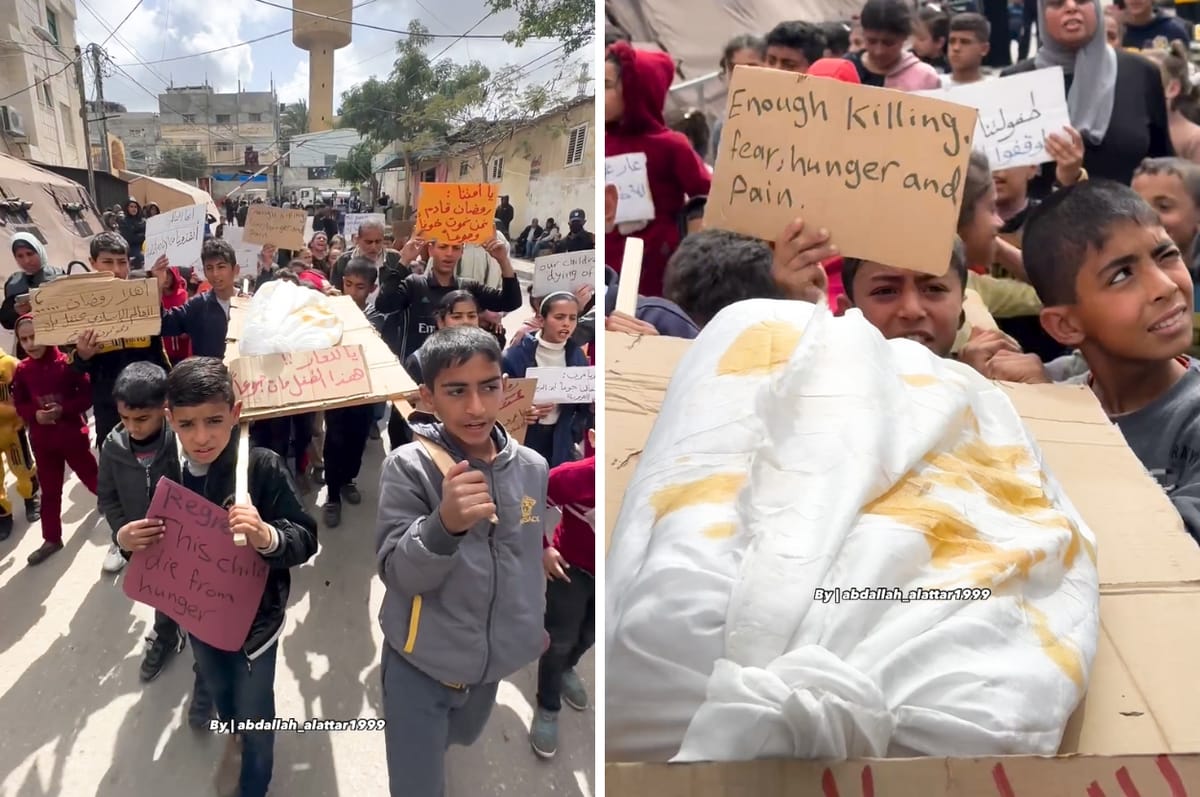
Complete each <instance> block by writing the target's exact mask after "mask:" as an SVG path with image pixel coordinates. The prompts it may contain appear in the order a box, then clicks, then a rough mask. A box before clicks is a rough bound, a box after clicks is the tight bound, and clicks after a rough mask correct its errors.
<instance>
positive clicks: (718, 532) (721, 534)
mask: <svg viewBox="0 0 1200 797" xmlns="http://www.w3.org/2000/svg"><path fill="white" fill-rule="evenodd" d="M734 534H737V524H736V523H716V524H713V525H712V526H709V527H708V528H706V529H705V530H704V536H705V537H708V538H709V539H710V540H727V539H729V538H730V537H732V536H733V535H734Z"/></svg>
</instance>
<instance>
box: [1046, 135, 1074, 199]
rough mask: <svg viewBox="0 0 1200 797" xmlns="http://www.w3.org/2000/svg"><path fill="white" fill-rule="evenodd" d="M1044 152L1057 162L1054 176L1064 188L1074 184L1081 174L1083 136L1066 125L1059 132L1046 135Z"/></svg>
mask: <svg viewBox="0 0 1200 797" xmlns="http://www.w3.org/2000/svg"><path fill="white" fill-rule="evenodd" d="M1046 154H1047V155H1049V156H1050V157H1051V158H1054V162H1055V163H1056V164H1057V168H1056V169H1055V176H1056V178H1057V179H1058V184H1059V185H1061V186H1063V187H1064V188H1065V187H1066V186H1069V185H1075V183H1077V182H1079V178H1080V176H1081V175H1082V174H1083V136H1081V135H1079V131H1078V130H1076V129H1075V128H1073V127H1071V126H1070V125H1067V126H1066V127H1064V128H1063V130H1062V132H1061V133H1050V134H1049V135H1047V136H1046Z"/></svg>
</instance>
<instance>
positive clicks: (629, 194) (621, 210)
mask: <svg viewBox="0 0 1200 797" xmlns="http://www.w3.org/2000/svg"><path fill="white" fill-rule="evenodd" d="M604 182H605V184H606V185H615V186H616V187H617V197H618V201H617V224H624V223H625V222H627V221H652V220H653V219H654V198H653V197H651V196H650V183H649V181H648V180H647V179H646V153H644V152H630V153H628V154H626V155H612V156H610V157H607V158H605V159H604Z"/></svg>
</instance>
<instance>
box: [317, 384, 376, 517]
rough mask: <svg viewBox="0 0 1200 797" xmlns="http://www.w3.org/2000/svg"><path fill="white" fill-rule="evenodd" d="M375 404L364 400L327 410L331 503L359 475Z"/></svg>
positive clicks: (327, 479)
mask: <svg viewBox="0 0 1200 797" xmlns="http://www.w3.org/2000/svg"><path fill="white" fill-rule="evenodd" d="M374 422H375V407H373V406H372V405H370V404H364V405H362V406H358V407H342V408H341V409H336V410H326V411H325V451H324V456H325V484H326V485H327V486H328V487H329V491H328V492H329V497H328V498H327V499H326V500H327V501H329V502H330V503H334V504H340V503H341V502H342V488H343V487H345V486H346V485H348V484H350V483H351V482H353V481H354V480H355V479H357V478H358V471H359V469H360V468H362V459H363V452H364V451H365V450H366V448H367V436H368V435H369V434H370V431H371V424H372V423H374Z"/></svg>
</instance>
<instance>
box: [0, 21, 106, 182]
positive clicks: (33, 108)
mask: <svg viewBox="0 0 1200 797" xmlns="http://www.w3.org/2000/svg"><path fill="white" fill-rule="evenodd" d="M35 31H39V32H35ZM46 39H49V41H46ZM50 42H54V43H53V44H51V43H50ZM75 45H76V39H75V3H74V2H73V0H71V1H70V2H64V0H44V1H43V2H31V1H30V0H0V97H5V98H6V99H4V100H3V101H2V102H0V152H4V153H7V154H9V155H12V156H14V157H17V158H22V159H25V160H30V161H35V162H38V163H47V164H53V165H56V166H68V167H83V166H85V165H86V162H87V152H86V150H85V149H84V148H85V147H86V146H87V145H88V141H87V137H86V136H85V135H84V129H83V118H82V117H81V116H80V113H79V110H80V109H79V87H78V85H77V83H76V82H75V81H76V78H75V67H74V64H73V61H74V58H75ZM10 94H11V95H13V96H11V97H10V96H8V95H10Z"/></svg>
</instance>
